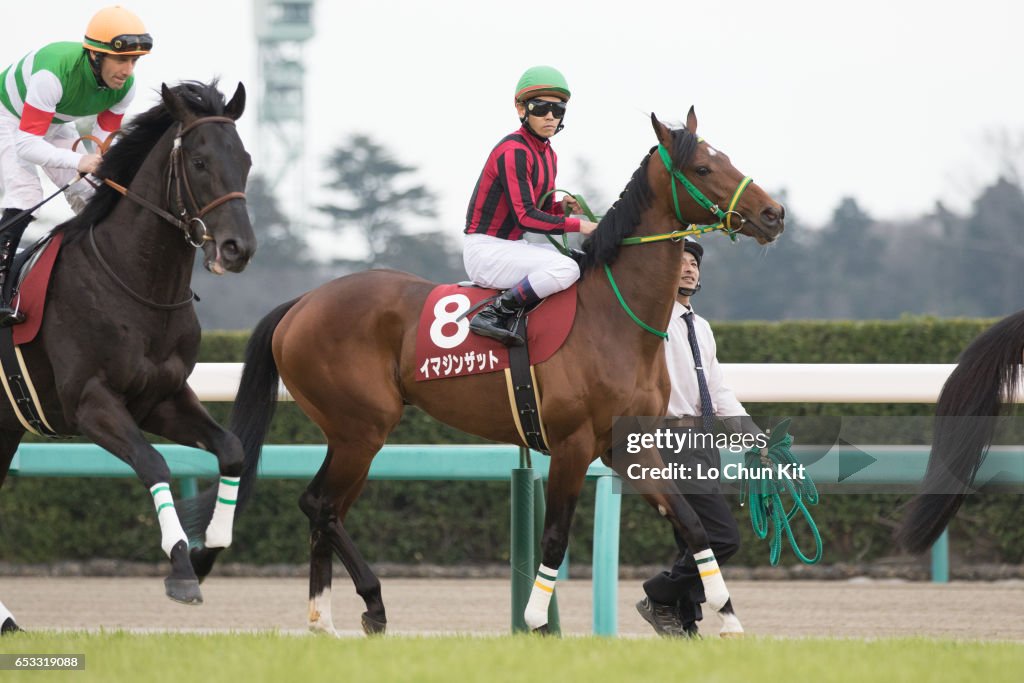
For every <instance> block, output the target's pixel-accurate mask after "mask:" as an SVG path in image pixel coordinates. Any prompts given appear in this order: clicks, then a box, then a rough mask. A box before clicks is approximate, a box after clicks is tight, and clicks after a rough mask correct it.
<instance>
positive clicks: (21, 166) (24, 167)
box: [0, 113, 93, 213]
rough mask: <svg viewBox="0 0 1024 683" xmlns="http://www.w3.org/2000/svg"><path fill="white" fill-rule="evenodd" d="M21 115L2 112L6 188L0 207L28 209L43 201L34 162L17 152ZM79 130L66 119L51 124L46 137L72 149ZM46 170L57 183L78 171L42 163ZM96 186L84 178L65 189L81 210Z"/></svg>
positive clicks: (1, 179) (0, 170) (0, 144)
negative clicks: (53, 124) (17, 134)
mask: <svg viewBox="0 0 1024 683" xmlns="http://www.w3.org/2000/svg"><path fill="white" fill-rule="evenodd" d="M18 125H19V122H18V119H16V118H14V117H13V116H9V115H5V114H3V113H0V187H2V188H3V197H4V198H3V201H0V208H4V209H28V208H30V207H33V206H35V205H36V204H38V203H39V202H41V201H43V185H42V182H41V181H40V180H39V173H38V172H37V171H36V168H39V167H37V166H36V165H35V164H33V163H31V162H28V161H25V160H24V159H22V158H21V157H19V156H18V151H17V149H16V147H15V142H14V134H15V133H16V132H17V130H18ZM78 137H79V136H78V130H77V129H76V128H75V126H74V124H71V123H65V124H64V125H61V126H51V127H50V130H49V131H48V132H47V133H46V136H45V139H46V141H47V142H49V143H50V144H51V145H54V146H55V147H63V148H64V149H71V145H73V144H74V143H75V140H77V139H78ZM41 168H42V169H43V173H45V174H46V176H47V177H48V178H49V179H50V180H51V182H53V184H54V185H56V186H57V187H62V186H63V185H64V184H65V183H68V182H70V181H72V180H74V179H75V178H76V177H77V176H78V171H75V170H73V169H70V168H50V167H46V166H43V167H41ZM92 195H93V189H92V187H91V186H90V185H89V183H87V182H85V181H84V180H82V181H79V182H77V183H75V184H74V185H72V186H71V187H69V188H68V189H67V190H65V191H64V196H65V198H66V199H67V200H68V204H70V205H71V209H72V210H73V211H74V212H75V213H81V211H82V209H83V208H85V204H86V202H87V201H89V197H91V196H92Z"/></svg>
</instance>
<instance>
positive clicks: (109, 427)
mask: <svg viewBox="0 0 1024 683" xmlns="http://www.w3.org/2000/svg"><path fill="white" fill-rule="evenodd" d="M161 95H162V102H161V103H160V104H158V105H156V106H155V107H153V108H152V109H150V110H149V111H147V112H145V113H144V114H141V115H139V116H138V117H136V118H135V119H134V120H133V121H132V122H131V124H130V125H129V126H128V127H127V128H126V130H125V131H124V134H123V136H122V137H121V139H120V140H119V141H118V142H117V144H114V145H113V146H112V147H111V148H110V150H109V152H108V153H107V154H106V155H105V156H104V157H103V163H102V166H101V167H100V169H99V171H98V173H97V175H98V176H99V177H101V178H105V179H109V180H110V181H114V182H111V183H109V184H106V185H101V186H100V187H99V188H98V190H97V192H96V195H95V196H94V197H93V199H92V200H91V201H90V203H89V205H88V206H87V207H86V209H85V210H84V211H83V212H82V213H81V214H80V215H78V216H76V217H75V218H73V219H71V220H70V221H67V222H66V223H63V224H62V225H59V226H58V227H57V228H56V229H55V231H54V232H55V233H63V245H62V247H61V250H60V252H59V254H58V257H57V261H56V263H55V265H54V270H53V276H52V281H51V282H50V285H49V290H48V293H47V297H46V298H47V301H46V315H45V317H44V319H43V321H42V327H41V329H40V331H39V334H38V335H37V336H36V337H35V339H34V340H33V341H31V342H30V343H27V344H24V345H23V346H20V347H19V349H20V352H21V354H22V356H23V358H24V363H25V366H26V368H27V369H28V371H29V376H30V378H31V382H32V384H33V385H34V388H35V393H36V394H37V396H38V399H39V403H40V405H41V407H42V412H43V417H44V418H45V420H46V422H47V423H48V425H49V426H50V427H51V428H52V430H53V431H55V432H56V433H58V434H62V435H72V434H80V435H82V436H85V437H87V438H88V439H90V440H92V441H94V442H95V443H97V444H99V445H100V446H102V447H103V448H105V449H107V450H108V451H110V452H111V453H113V454H114V455H116V456H117V457H119V458H121V459H122V460H124V461H125V462H126V463H128V464H129V465H130V466H131V467H132V469H133V470H134V471H135V473H136V474H137V475H138V477H139V479H140V480H141V481H142V482H143V484H145V486H146V488H148V489H149V490H150V491H151V492H152V494H153V497H154V502H155V504H156V507H157V516H158V518H159V520H160V529H161V535H162V543H161V545H162V546H163V548H164V551H165V552H166V553H167V554H168V556H169V557H170V563H171V574H170V576H169V577H168V578H167V579H166V581H165V585H166V591H167V595H168V597H170V598H171V599H173V600H177V601H179V602H184V603H187V604H198V603H201V602H202V596H201V594H200V591H199V583H198V581H197V580H196V574H195V571H194V570H193V568H192V563H191V560H190V557H189V552H188V543H187V540H186V538H185V535H184V533H182V532H181V525H180V523H179V521H178V518H177V513H176V511H175V509H174V505H173V501H172V499H171V496H170V489H169V487H168V486H167V484H168V483H169V482H170V470H169V469H168V467H167V463H166V462H165V461H164V459H163V457H162V456H161V455H160V453H159V452H158V451H157V450H156V449H155V448H153V446H151V445H150V444H149V443H148V442H147V441H146V439H145V437H144V436H143V431H145V432H149V433H151V434H156V435H159V436H161V437H165V438H167V439H170V440H171V441H175V442H177V443H180V444H185V445H188V446H194V447H196V448H201V449H204V450H208V451H210V452H212V453H214V454H215V455H216V456H217V459H218V463H219V468H220V472H221V475H222V477H227V478H228V479H227V483H228V485H231V484H232V483H233V481H237V480H233V479H232V478H234V477H237V476H238V475H239V474H240V473H241V466H242V458H243V454H242V449H241V446H240V444H239V442H238V439H237V438H235V436H234V435H233V434H231V433H230V432H228V431H226V430H225V429H223V428H222V427H221V426H220V425H218V424H217V423H216V422H214V421H213V419H212V418H211V417H210V415H209V414H208V413H207V412H206V409H205V408H203V406H202V405H201V404H200V403H199V400H198V399H197V398H196V396H195V394H194V393H193V392H192V390H191V389H190V388H189V386H188V384H187V383H186V380H187V379H188V377H189V375H190V374H191V372H192V369H193V367H194V366H195V363H196V358H197V356H198V352H199V340H200V328H199V320H198V318H197V317H196V313H195V310H194V308H193V305H192V301H193V298H194V296H193V294H192V290H191V287H190V285H191V279H192V267H193V263H194V261H195V249H196V248H197V247H200V246H201V247H202V249H203V252H204V254H205V264H206V267H207V268H208V269H210V270H211V271H213V272H216V273H223V272H224V271H225V270H228V271H232V272H240V271H242V270H243V269H244V268H245V266H246V265H247V264H248V262H249V259H250V258H251V257H252V254H253V252H254V251H255V249H256V239H255V236H254V235H253V230H252V225H251V224H250V222H249V216H248V214H247V212H246V206H245V201H244V199H245V195H244V192H243V190H244V189H245V183H246V178H247V176H248V173H249V168H250V166H251V160H250V157H249V154H248V153H247V152H246V151H245V147H244V146H243V145H242V141H241V139H240V138H239V136H238V132H237V130H236V128H235V123H234V122H235V119H237V118H238V117H239V116H241V114H242V111H243V109H244V108H245V89H244V88H243V87H242V85H241V84H239V86H238V89H237V90H236V92H235V94H234V96H233V97H232V98H231V100H230V101H229V102H227V103H226V104H225V101H224V96H223V95H222V94H221V92H220V91H219V90H218V89H217V87H216V82H214V83H211V84H203V83H196V82H186V83H182V84H180V85H178V86H175V87H173V88H168V87H167V86H166V85H165V86H163V87H162V92H161ZM234 200H240V201H234ZM25 431H26V424H25V423H24V422H22V420H21V419H20V418H19V416H18V415H17V414H16V412H15V411H14V409H13V408H12V407H11V405H10V401H9V400H5V399H4V398H2V397H0V485H2V484H3V481H4V479H5V478H6V476H7V471H8V468H9V467H10V464H11V460H12V458H13V456H14V452H15V450H16V449H17V447H18V444H19V442H20V441H21V439H22V436H23V435H24V434H25ZM231 510H233V508H231V509H229V514H228V515H227V519H226V520H225V519H222V520H221V522H220V523H219V524H220V527H219V529H218V533H217V534H216V535H217V537H218V543H215V544H214V545H215V546H216V545H219V544H223V545H226V543H229V542H230V524H231V515H230V511H231ZM225 525H226V526H225ZM225 541H226V543H225ZM207 545H210V544H209V543H207ZM216 550H217V549H216V548H215V549H214V550H213V551H212V552H216ZM193 559H195V558H193ZM5 612H6V610H5V609H4V608H3V605H2V603H0V622H3V621H5V620H4V619H3V618H2V615H3V614H4V613H5ZM8 614H9V613H8ZM10 621H11V625H13V619H10ZM0 625H2V624H0Z"/></svg>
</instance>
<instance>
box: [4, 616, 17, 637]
mask: <svg viewBox="0 0 1024 683" xmlns="http://www.w3.org/2000/svg"><path fill="white" fill-rule="evenodd" d="M20 630H21V628H20V627H19V626H18V625H17V624H15V623H14V619H12V618H11V617H7V618H6V619H4V623H3V624H2V625H0V635H4V634H7V633H14V632H15V631H20Z"/></svg>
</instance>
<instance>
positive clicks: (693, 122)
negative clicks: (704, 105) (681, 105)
mask: <svg viewBox="0 0 1024 683" xmlns="http://www.w3.org/2000/svg"><path fill="white" fill-rule="evenodd" d="M686 130H688V131H690V132H691V133H693V134H694V135H696V134H697V112H695V111H694V110H693V105H690V111H688V112H686Z"/></svg>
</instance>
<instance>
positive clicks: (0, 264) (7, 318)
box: [0, 209, 34, 327]
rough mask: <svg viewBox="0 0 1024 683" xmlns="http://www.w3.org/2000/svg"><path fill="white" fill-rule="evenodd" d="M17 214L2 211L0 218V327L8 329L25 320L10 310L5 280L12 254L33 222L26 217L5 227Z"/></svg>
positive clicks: (19, 314)
mask: <svg viewBox="0 0 1024 683" xmlns="http://www.w3.org/2000/svg"><path fill="white" fill-rule="evenodd" d="M19 213H21V209H4V213H3V216H2V217H0V226H4V227H3V229H2V230H0V327H10V326H11V325H17V324H18V323H20V322H23V321H24V320H25V315H24V314H23V313H22V312H21V311H18V312H15V311H14V309H13V308H11V302H10V297H8V295H7V294H4V291H5V289H6V287H5V285H6V284H7V278H8V277H9V276H10V273H11V264H12V263H14V254H15V253H16V252H17V250H18V243H19V242H21V236H22V234H23V233H24V232H25V228H27V227H28V224H29V223H31V222H32V221H33V220H34V219H33V218H32V216H31V215H26V216H24V217H22V218H21V219H19V220H17V221H15V222H13V223H11V224H10V225H6V224H7V222H8V221H9V220H10V219H12V218H14V217H15V216H17V215H18V214H19Z"/></svg>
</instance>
